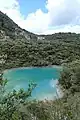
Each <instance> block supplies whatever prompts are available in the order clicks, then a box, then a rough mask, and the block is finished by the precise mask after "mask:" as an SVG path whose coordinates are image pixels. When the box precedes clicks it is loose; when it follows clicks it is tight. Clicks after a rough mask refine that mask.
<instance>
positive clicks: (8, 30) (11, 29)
mask: <svg viewBox="0 0 80 120" xmlns="http://www.w3.org/2000/svg"><path fill="white" fill-rule="evenodd" d="M0 31H1V32H2V31H3V32H4V33H5V36H9V37H10V38H11V39H26V40H29V39H36V35H35V34H33V33H30V32H28V31H26V30H23V29H21V28H20V27H19V26H18V25H17V24H16V23H14V22H13V20H11V19H10V18H9V17H8V16H7V15H6V14H4V13H2V12H1V11H0Z"/></svg>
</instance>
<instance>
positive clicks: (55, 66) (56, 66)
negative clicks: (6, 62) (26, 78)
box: [3, 65, 62, 73]
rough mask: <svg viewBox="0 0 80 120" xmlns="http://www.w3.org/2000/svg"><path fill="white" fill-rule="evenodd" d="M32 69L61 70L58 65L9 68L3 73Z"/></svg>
mask: <svg viewBox="0 0 80 120" xmlns="http://www.w3.org/2000/svg"><path fill="white" fill-rule="evenodd" d="M33 68H59V69H62V66H60V65H50V66H41V67H40V66H36V67H35V66H30V67H15V68H9V69H5V70H3V73H5V72H7V71H12V70H16V69H33Z"/></svg>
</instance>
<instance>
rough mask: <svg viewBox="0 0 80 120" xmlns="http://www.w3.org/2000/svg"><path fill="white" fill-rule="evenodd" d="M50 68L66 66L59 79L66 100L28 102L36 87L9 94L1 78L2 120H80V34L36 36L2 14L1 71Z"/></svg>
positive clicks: (0, 107)
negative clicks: (40, 67) (21, 68)
mask: <svg viewBox="0 0 80 120" xmlns="http://www.w3.org/2000/svg"><path fill="white" fill-rule="evenodd" d="M50 65H63V66H64V67H63V71H62V72H61V77H60V79H59V84H60V85H61V87H62V90H63V91H64V96H63V98H61V99H57V100H55V101H46V102H43V101H32V102H29V101H28V100H27V98H28V97H29V96H30V95H31V92H32V90H33V89H34V87H35V86H34V84H33V85H29V89H28V90H27V92H25V91H24V90H20V91H19V92H16V91H13V92H12V93H9V94H8V95H6V94H5V91H4V90H5V85H6V82H5V81H2V76H1V78H0V84H1V85H0V120H80V34H75V33H56V34H52V35H41V36H40V35H35V34H33V33H30V32H28V31H26V30H23V29H21V28H20V27H18V25H17V24H15V23H14V22H13V21H12V20H11V19H10V18H9V17H8V16H7V15H5V14H3V13H2V12H0V70H1V71H3V70H5V69H7V68H14V67H23V66H50ZM1 71H0V72H1Z"/></svg>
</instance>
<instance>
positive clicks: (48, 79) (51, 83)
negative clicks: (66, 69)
mask: <svg viewBox="0 0 80 120" xmlns="http://www.w3.org/2000/svg"><path fill="white" fill-rule="evenodd" d="M60 71H61V69H60V68H59V67H51V68H50V67H43V68H18V69H11V70H7V71H5V72H4V78H7V79H8V83H7V86H6V90H7V91H12V90H13V89H15V90H19V89H20V88H24V90H27V88H28V84H29V83H31V82H33V83H36V84H37V86H36V88H35V89H34V90H33V92H32V97H31V99H37V100H44V99H48V100H52V99H54V97H55V96H56V95H57V94H56V92H57V90H58V89H57V87H56V84H57V82H58V79H59V77H60Z"/></svg>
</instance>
